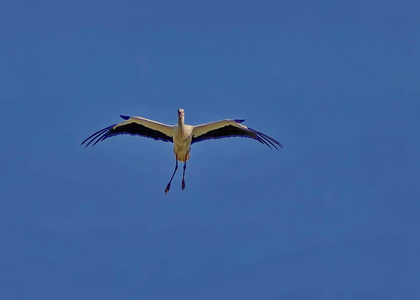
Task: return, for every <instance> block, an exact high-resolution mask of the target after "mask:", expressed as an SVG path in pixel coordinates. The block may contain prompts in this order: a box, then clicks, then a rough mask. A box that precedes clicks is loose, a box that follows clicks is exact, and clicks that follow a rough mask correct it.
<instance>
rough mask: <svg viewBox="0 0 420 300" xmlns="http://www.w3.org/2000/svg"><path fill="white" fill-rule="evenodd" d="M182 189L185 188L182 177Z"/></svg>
mask: <svg viewBox="0 0 420 300" xmlns="http://www.w3.org/2000/svg"><path fill="white" fill-rule="evenodd" d="M182 190H185V180H184V179H182Z"/></svg>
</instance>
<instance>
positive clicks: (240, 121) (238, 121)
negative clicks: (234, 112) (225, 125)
mask: <svg viewBox="0 0 420 300" xmlns="http://www.w3.org/2000/svg"><path fill="white" fill-rule="evenodd" d="M234 121H235V122H236V123H242V122H243V121H245V119H243V120H234Z"/></svg>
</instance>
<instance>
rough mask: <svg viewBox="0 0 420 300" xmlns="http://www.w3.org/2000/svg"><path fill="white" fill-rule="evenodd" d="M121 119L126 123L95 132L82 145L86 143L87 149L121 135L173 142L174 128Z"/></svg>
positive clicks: (138, 120)
mask: <svg viewBox="0 0 420 300" xmlns="http://www.w3.org/2000/svg"><path fill="white" fill-rule="evenodd" d="M121 118H123V119H124V120H126V121H123V122H121V123H117V124H114V125H111V126H109V127H107V128H104V129H102V130H99V131H98V132H95V133H94V134H92V135H91V136H90V137H88V138H87V139H85V140H84V141H83V142H82V145H83V144H85V143H86V146H85V147H87V146H89V145H90V144H91V143H93V144H92V146H95V145H96V143H98V142H100V141H103V140H105V139H107V138H109V137H112V136H116V135H119V134H131V135H138V136H142V137H146V138H151V139H154V140H161V141H164V142H171V143H172V142H173V138H172V136H173V127H172V126H169V125H166V124H163V123H159V122H156V121H152V120H148V119H145V118H141V117H129V116H121Z"/></svg>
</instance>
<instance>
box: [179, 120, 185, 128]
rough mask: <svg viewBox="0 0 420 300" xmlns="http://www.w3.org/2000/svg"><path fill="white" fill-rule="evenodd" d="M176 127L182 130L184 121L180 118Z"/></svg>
mask: <svg viewBox="0 0 420 300" xmlns="http://www.w3.org/2000/svg"><path fill="white" fill-rule="evenodd" d="M178 126H179V127H181V128H184V119H181V118H179V119H178Z"/></svg>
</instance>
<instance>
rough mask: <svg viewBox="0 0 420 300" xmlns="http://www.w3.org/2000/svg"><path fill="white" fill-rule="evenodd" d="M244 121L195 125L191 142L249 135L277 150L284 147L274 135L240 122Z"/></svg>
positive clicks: (224, 121) (223, 121)
mask: <svg viewBox="0 0 420 300" xmlns="http://www.w3.org/2000/svg"><path fill="white" fill-rule="evenodd" d="M243 121H245V120H222V121H217V122H212V123H207V124H202V125H198V126H195V127H194V129H193V137H192V142H191V144H194V143H197V142H201V141H205V140H211V139H221V138H228V137H247V138H251V139H254V140H257V141H259V142H260V143H262V144H264V145H267V146H268V147H269V148H271V147H274V148H275V149H277V150H278V147H281V148H283V146H282V145H281V144H280V143H279V142H278V141H276V140H275V139H273V138H272V137H269V136H268V135H265V134H264V133H261V132H259V131H256V130H254V129H251V128H249V127H246V126H245V125H242V124H240V123H242V122H243Z"/></svg>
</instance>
